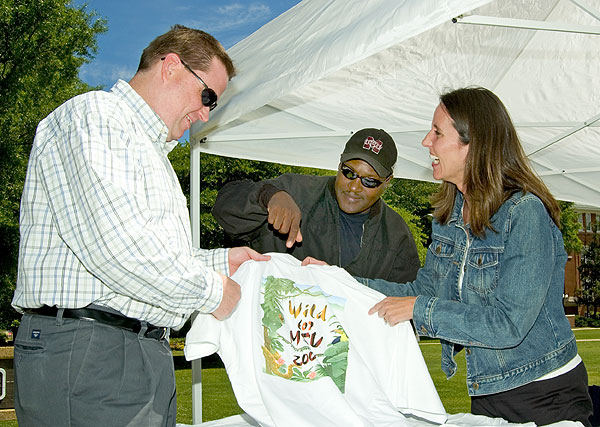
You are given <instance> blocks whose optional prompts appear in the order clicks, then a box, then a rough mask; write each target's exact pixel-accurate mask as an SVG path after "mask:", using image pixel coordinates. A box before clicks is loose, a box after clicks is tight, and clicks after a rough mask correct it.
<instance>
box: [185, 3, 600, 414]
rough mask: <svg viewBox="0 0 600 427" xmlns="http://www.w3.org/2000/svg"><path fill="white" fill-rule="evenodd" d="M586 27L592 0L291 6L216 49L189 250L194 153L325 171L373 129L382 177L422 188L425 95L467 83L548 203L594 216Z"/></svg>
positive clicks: (427, 116) (591, 56)
mask: <svg viewBox="0 0 600 427" xmlns="http://www.w3.org/2000/svg"><path fill="white" fill-rule="evenodd" d="M599 20H600V0H368V1H367V0H304V1H302V2H301V3H299V4H297V5H296V6H295V7H293V8H292V9H290V10H289V11H287V12H285V13H284V14H282V15H281V16H279V17H277V18H276V19H274V20H273V21H271V22H269V23H268V24H266V25H265V26H263V27H262V28H260V29H259V30H258V31H256V32H255V33H254V34H252V35H250V36H249V37H247V38H246V39H244V40H242V41H241V42H239V43H238V44H236V45H235V46H233V47H232V48H231V49H229V51H228V52H229V54H230V56H231V57H232V58H233V60H234V62H235V64H236V66H237V68H238V76H236V77H235V78H234V79H233V80H232V81H231V83H230V85H229V86H228V88H227V91H226V92H225V93H224V96H223V98H222V99H221V100H220V102H219V107H218V108H217V109H216V110H215V111H214V112H212V113H211V120H210V121H209V122H208V123H206V124H200V123H195V124H194V125H193V126H192V129H191V132H190V135H191V140H192V177H191V193H192V194H191V203H192V206H191V215H192V227H193V238H194V244H195V245H199V243H200V231H199V224H200V221H199V205H200V197H199V193H200V189H199V183H200V179H199V178H200V177H199V174H200V161H199V158H200V152H206V153H211V154H219V155H224V156H230V157H238V158H246V159H255V160H264V161H272V162H278V163H284V164H294V165H300V166H311V167H318V168H324V169H336V168H337V165H338V162H339V155H340V153H341V151H342V149H343V146H344V144H345V142H346V140H347V139H348V137H349V135H350V134H351V133H352V132H353V131H356V130H358V129H361V128H363V127H380V128H383V129H385V130H387V131H388V132H389V133H390V134H391V135H392V136H393V137H394V140H395V141H396V144H397V146H398V161H397V163H396V167H395V169H394V175H395V176H396V177H402V178H410V179H417V180H432V175H431V165H430V159H429V154H428V151H427V150H426V149H424V148H423V147H422V146H421V140H422V138H423V136H424V135H425V134H426V133H427V131H428V130H429V127H430V123H431V118H432V115H433V111H434V109H435V107H436V105H437V104H438V95H439V94H440V93H442V92H443V91H445V90H447V89H455V88H459V87H464V86H470V85H478V86H483V87H486V88H488V89H490V90H492V91H493V92H494V93H496V94H497V95H498V96H499V97H500V99H502V100H503V102H504V103H505V105H506V106H507V108H508V110H509V112H510V113H511V115H512V118H513V121H514V122H515V124H516V126H517V129H518V132H519V135H520V137H521V140H522V143H523V146H524V148H525V151H526V153H527V154H528V155H529V158H530V160H531V162H532V164H533V166H534V167H535V169H536V171H537V172H538V174H539V175H540V176H541V177H542V178H543V180H544V181H545V182H546V184H547V185H548V187H549V188H550V190H551V191H552V192H553V194H554V195H555V197H557V198H558V199H561V200H570V201H574V202H576V203H580V204H584V205H588V206H593V207H600V90H599V89H600V84H599V83H598V80H597V77H598V75H599V73H600V37H598V35H600V22H599ZM199 374H200V369H199V362H195V363H194V378H195V379H194V382H195V384H194V422H195V423H200V422H201V421H200V420H201V416H200V415H199V414H201V399H200V386H199Z"/></svg>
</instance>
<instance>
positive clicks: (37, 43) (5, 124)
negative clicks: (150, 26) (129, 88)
mask: <svg viewBox="0 0 600 427" xmlns="http://www.w3.org/2000/svg"><path fill="white" fill-rule="evenodd" d="M106 29H107V26H106V21H105V20H104V19H101V18H98V17H97V16H96V14H95V12H88V11H86V8H85V6H79V7H75V6H73V5H72V4H71V1H70V0H44V1H40V0H0V153H2V154H1V156H0V252H1V253H2V254H3V256H2V258H1V259H0V328H8V327H10V326H11V323H13V321H14V320H15V319H16V318H18V317H19V316H18V315H17V313H16V312H15V311H14V310H13V309H12V307H11V305H10V302H11V300H12V295H13V292H14V289H15V283H16V276H17V256H18V246H19V204H20V199H21V193H22V191H23V183H24V181H25V172H26V169H27V161H28V159H29V152H30V150H31V145H32V143H33V138H34V135H35V129H36V127H37V124H38V123H39V122H40V120H42V119H43V118H44V117H45V116H47V115H48V114H49V113H50V112H51V111H53V110H54V109H55V108H56V107H58V106H59V105H60V104H62V103H63V102H65V101H66V100H67V99H69V98H71V97H73V96H75V95H78V94H80V93H83V92H87V91H89V90H91V89H93V88H91V87H89V86H88V85H86V84H85V83H83V82H82V81H81V80H80V79H79V77H78V73H79V68H80V67H81V66H82V65H83V64H84V63H86V62H89V61H90V60H91V59H92V58H93V56H94V54H95V53H96V50H97V44H96V36H97V35H98V34H100V33H102V32H104V31H106Z"/></svg>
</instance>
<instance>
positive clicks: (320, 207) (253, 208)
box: [212, 174, 420, 283]
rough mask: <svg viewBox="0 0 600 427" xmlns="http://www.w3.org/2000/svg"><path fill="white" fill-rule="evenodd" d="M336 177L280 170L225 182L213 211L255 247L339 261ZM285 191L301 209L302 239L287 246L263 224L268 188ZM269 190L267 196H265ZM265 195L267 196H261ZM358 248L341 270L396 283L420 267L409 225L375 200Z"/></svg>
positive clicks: (231, 231)
mask: <svg viewBox="0 0 600 427" xmlns="http://www.w3.org/2000/svg"><path fill="white" fill-rule="evenodd" d="M334 183H335V177H328V176H308V175H297V174H284V175H282V176H280V177H278V178H275V179H272V180H267V181H261V182H252V181H250V180H244V181H235V182H231V183H229V184H227V185H225V186H224V187H223V188H222V189H221V190H220V191H219V195H218V196H217V200H216V202H215V206H214V208H213V211H212V213H213V215H214V216H215V218H216V219H217V222H218V223H219V224H221V226H222V227H223V229H224V230H225V232H226V233H228V234H229V235H230V236H232V237H233V238H235V239H239V240H241V241H243V242H245V243H246V244H248V245H249V246H250V247H252V248H254V249H255V250H257V251H259V252H262V253H266V252H281V253H289V254H292V255H293V256H294V257H296V258H297V259H299V260H302V259H304V258H305V257H307V256H312V257H314V258H317V259H320V260H323V261H325V262H327V263H328V264H331V265H340V243H339V207H338V204H337V200H336V198H335V190H334ZM265 184H270V185H271V186H274V187H276V188H277V189H280V190H284V191H286V192H287V193H288V194H290V196H291V197H292V198H293V199H294V201H295V202H296V204H297V205H298V207H299V208H300V211H301V212H302V223H301V225H300V229H301V232H302V237H303V239H302V242H300V243H296V244H295V245H294V246H293V247H292V248H291V249H288V248H286V246H285V243H286V239H287V236H284V235H281V234H279V233H277V232H275V231H274V230H273V228H272V226H271V225H270V224H269V223H268V222H267V217H268V212H267V208H266V204H267V203H268V200H269V199H270V196H271V195H272V194H273V188H272V187H270V185H265ZM267 193H268V194H267ZM266 194H267V195H266ZM363 230H364V231H363V237H362V243H361V250H360V253H359V254H358V256H357V257H356V258H355V259H354V260H353V261H352V262H350V264H348V265H347V266H345V269H346V270H347V271H348V272H349V273H350V274H352V275H354V276H358V277H368V278H382V279H386V280H390V281H396V282H401V283H402V282H406V281H411V280H414V278H415V277H416V273H417V270H418V268H419V266H420V262H419V257H418V255H417V248H416V246H415V242H414V239H413V236H412V233H411V232H410V229H409V228H408V226H407V225H406V223H405V222H404V220H403V219H402V217H401V216H400V215H398V214H397V213H396V212H394V211H393V210H392V209H391V208H390V207H389V206H387V205H386V204H385V202H383V200H381V199H380V200H378V201H377V202H376V203H375V204H374V205H373V206H372V207H371V210H370V214H369V218H368V219H367V220H366V222H365V224H364V226H363Z"/></svg>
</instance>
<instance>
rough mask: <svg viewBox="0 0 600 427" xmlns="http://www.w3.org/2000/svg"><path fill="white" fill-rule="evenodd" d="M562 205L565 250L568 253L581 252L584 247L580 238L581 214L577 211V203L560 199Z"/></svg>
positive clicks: (561, 228)
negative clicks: (579, 218)
mask: <svg viewBox="0 0 600 427" xmlns="http://www.w3.org/2000/svg"><path fill="white" fill-rule="evenodd" d="M558 204H559V205H560V231H561V232H562V235H563V241H564V242H565V250H566V251H567V253H568V254H571V253H580V252H581V250H582V249H583V244H582V243H581V239H579V227H580V224H579V220H578V217H579V215H578V214H577V212H575V203H573V202H562V201H559V202H558Z"/></svg>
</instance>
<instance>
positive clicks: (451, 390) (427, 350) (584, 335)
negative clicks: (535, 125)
mask: <svg viewBox="0 0 600 427" xmlns="http://www.w3.org/2000/svg"><path fill="white" fill-rule="evenodd" d="M575 336H576V337H577V340H578V343H577V346H578V348H579V354H580V355H581V358H582V359H583V361H584V362H585V365H586V368H587V370H588V375H589V384H599V385H600V329H576V330H575ZM594 339H596V340H599V341H579V340H594ZM420 347H421V351H422V352H423V357H424V358H425V362H426V363H427V367H428V369H429V372H430V374H431V377H432V379H433V382H434V384H435V386H436V388H437V391H438V393H439V395H440V398H441V399H442V402H443V403H444V407H445V408H446V411H447V412H449V413H452V414H454V413H460V412H469V408H470V400H469V396H468V394H467V387H466V384H465V381H466V372H465V370H466V369H465V358H464V354H463V352H461V353H460V354H459V355H458V356H457V358H456V360H457V363H458V372H457V373H456V375H455V376H454V377H452V378H451V379H450V380H447V379H446V377H445V375H444V374H443V372H442V369H441V368H440V352H441V347H440V345H439V343H437V342H436V341H434V340H422V341H421V343H420ZM175 354H176V355H178V356H181V354H182V352H175ZM176 366H177V369H176V371H175V378H176V380H177V422H178V423H182V424H191V423H192V371H191V369H190V368H189V367H188V364H185V363H183V364H177V365H176ZM241 412H242V410H241V409H240V407H239V406H238V405H237V403H236V400H235V396H234V395H233V391H232V389H231V384H230V383H229V379H228V378H227V374H226V373H225V370H224V369H222V368H215V367H210V368H204V369H202V420H203V421H210V420H215V419H219V418H223V417H227V416H230V415H235V414H239V413H241ZM0 427H17V422H16V421H0Z"/></svg>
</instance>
